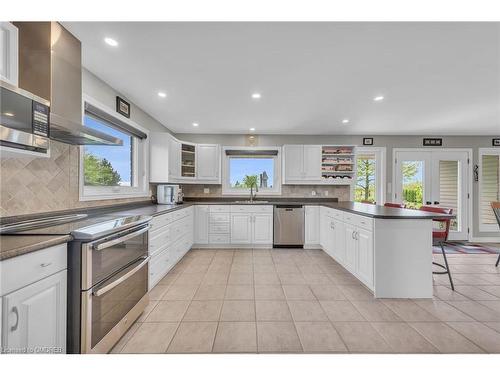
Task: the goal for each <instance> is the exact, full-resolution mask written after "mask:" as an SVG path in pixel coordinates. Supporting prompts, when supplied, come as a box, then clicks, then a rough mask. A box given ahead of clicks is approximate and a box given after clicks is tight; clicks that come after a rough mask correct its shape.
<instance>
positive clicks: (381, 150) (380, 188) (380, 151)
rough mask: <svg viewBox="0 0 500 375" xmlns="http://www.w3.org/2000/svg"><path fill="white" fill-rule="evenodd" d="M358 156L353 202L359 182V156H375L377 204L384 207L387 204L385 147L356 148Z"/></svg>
mask: <svg viewBox="0 0 500 375" xmlns="http://www.w3.org/2000/svg"><path fill="white" fill-rule="evenodd" d="M354 152H355V154H356V160H355V163H356V176H355V180H354V182H353V186H352V188H351V190H352V194H351V195H352V200H353V201H354V198H355V196H356V192H355V190H356V183H357V180H358V174H357V170H358V168H357V164H358V156H359V155H366V154H369V155H373V156H374V157H375V202H376V204H377V205H382V206H383V205H384V203H385V202H386V195H385V185H386V176H387V173H386V168H387V165H386V148H385V147H360V146H358V147H356V148H355V150H354Z"/></svg>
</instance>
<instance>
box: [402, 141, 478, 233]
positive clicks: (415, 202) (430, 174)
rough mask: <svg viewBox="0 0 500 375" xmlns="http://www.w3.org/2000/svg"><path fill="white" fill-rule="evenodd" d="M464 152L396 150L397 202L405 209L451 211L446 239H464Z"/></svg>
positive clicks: (466, 174) (466, 219) (466, 167)
mask: <svg viewBox="0 0 500 375" xmlns="http://www.w3.org/2000/svg"><path fill="white" fill-rule="evenodd" d="M468 159H469V154H468V152H467V151H453V150H450V151H442V150H439V151H437V150H436V151H397V152H396V153H395V165H396V170H395V172H396V173H395V186H394V187H395V191H394V196H395V200H396V201H397V202H402V203H404V204H405V205H406V207H408V208H414V209H419V208H420V207H421V206H423V205H426V206H437V207H446V208H452V209H453V213H454V214H455V215H456V216H457V217H456V219H454V220H452V222H451V227H450V235H449V239H450V240H467V239H468V229H469V223H468V218H469V213H468V199H469V191H468V181H469V180H468V179H469V177H468V171H469V168H468Z"/></svg>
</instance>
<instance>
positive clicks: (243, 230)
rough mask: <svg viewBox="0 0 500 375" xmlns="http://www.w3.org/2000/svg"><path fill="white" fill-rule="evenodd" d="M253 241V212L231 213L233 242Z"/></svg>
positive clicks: (245, 242) (249, 242) (244, 242)
mask: <svg viewBox="0 0 500 375" xmlns="http://www.w3.org/2000/svg"><path fill="white" fill-rule="evenodd" d="M251 243H252V214H251V213H231V244H235V245H242V244H251Z"/></svg>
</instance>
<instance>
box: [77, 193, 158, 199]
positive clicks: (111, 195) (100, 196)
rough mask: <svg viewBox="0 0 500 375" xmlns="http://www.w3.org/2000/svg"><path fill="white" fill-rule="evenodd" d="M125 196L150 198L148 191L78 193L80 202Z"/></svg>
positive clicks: (122, 197) (123, 197) (125, 197)
mask: <svg viewBox="0 0 500 375" xmlns="http://www.w3.org/2000/svg"><path fill="white" fill-rule="evenodd" d="M127 198H150V195H149V192H148V193H146V192H142V191H141V192H131V193H123V192H119V193H102V194H83V195H80V197H79V201H80V202H87V201H102V200H109V199H127Z"/></svg>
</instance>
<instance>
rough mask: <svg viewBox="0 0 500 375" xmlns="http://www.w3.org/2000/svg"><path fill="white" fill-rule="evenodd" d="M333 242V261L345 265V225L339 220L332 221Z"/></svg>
mask: <svg viewBox="0 0 500 375" xmlns="http://www.w3.org/2000/svg"><path fill="white" fill-rule="evenodd" d="M333 226H334V230H333V241H334V247H335V258H336V259H335V260H336V261H337V262H339V263H340V264H344V263H345V256H346V247H345V224H344V223H343V222H341V221H339V220H335V219H334V220H333Z"/></svg>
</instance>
